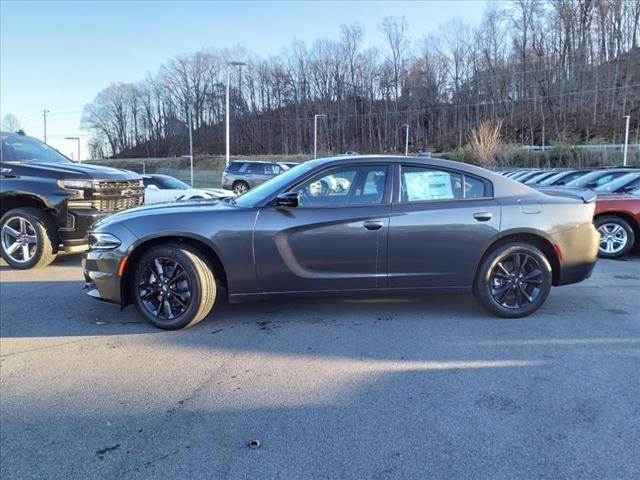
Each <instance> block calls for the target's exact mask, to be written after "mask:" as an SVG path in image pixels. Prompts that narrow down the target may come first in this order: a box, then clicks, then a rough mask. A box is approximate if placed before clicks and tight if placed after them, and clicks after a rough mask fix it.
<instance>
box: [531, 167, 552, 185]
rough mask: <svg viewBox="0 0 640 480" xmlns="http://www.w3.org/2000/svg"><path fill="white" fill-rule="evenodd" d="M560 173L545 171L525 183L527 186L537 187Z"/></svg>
mask: <svg viewBox="0 0 640 480" xmlns="http://www.w3.org/2000/svg"><path fill="white" fill-rule="evenodd" d="M558 173H559V171H558V170H543V171H542V172H538V174H537V175H534V176H532V177H530V178H528V179H526V180H525V181H524V182H522V183H524V184H525V185H537V184H538V183H540V182H542V181H543V180H545V179H547V178H549V177H552V176H554V175H557V174H558Z"/></svg>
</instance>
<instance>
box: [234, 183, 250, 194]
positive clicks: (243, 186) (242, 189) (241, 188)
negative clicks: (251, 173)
mask: <svg viewBox="0 0 640 480" xmlns="http://www.w3.org/2000/svg"><path fill="white" fill-rule="evenodd" d="M248 191H249V184H248V183H247V182H245V181H242V180H240V181H238V182H236V183H234V184H233V193H235V194H236V195H242V194H243V193H246V192H248Z"/></svg>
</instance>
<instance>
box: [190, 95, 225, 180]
mask: <svg viewBox="0 0 640 480" xmlns="http://www.w3.org/2000/svg"><path fill="white" fill-rule="evenodd" d="M192 127H193V125H192V120H191V103H189V160H190V163H191V186H192V187H193V133H192V130H193V128H192ZM227 151H228V150H227Z"/></svg>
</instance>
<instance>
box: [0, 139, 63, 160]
mask: <svg viewBox="0 0 640 480" xmlns="http://www.w3.org/2000/svg"><path fill="white" fill-rule="evenodd" d="M2 161H3V162H32V163H69V162H71V160H69V159H68V158H67V157H65V156H64V155H62V154H61V153H59V152H58V151H57V150H54V149H53V148H51V147H50V146H49V145H47V144H46V143H42V142H41V141H40V140H36V139H35V138H32V137H27V136H26V135H18V134H17V133H4V132H2Z"/></svg>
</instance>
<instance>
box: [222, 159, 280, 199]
mask: <svg viewBox="0 0 640 480" xmlns="http://www.w3.org/2000/svg"><path fill="white" fill-rule="evenodd" d="M285 170H286V168H285V167H283V166H281V165H279V164H277V163H271V162H259V161H246V162H244V161H238V162H232V163H230V164H229V165H228V166H227V167H226V168H225V169H224V172H223V173H222V188H224V189H225V190H233V193H235V194H236V195H242V194H243V193H246V192H248V191H249V190H250V189H252V188H253V187H255V186H257V185H260V184H261V183H264V182H266V181H267V180H269V179H271V178H273V177H275V176H276V175H280V174H281V173H282V172H284V171H285Z"/></svg>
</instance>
